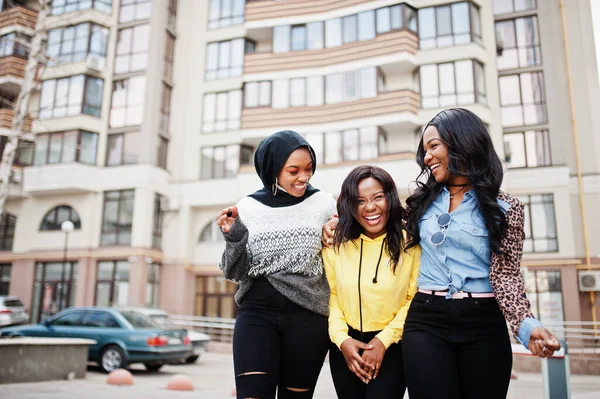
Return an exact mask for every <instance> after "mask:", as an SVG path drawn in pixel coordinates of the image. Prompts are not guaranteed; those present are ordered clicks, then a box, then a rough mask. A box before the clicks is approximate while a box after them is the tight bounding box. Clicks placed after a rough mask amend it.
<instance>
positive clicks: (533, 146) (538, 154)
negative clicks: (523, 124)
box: [504, 130, 552, 168]
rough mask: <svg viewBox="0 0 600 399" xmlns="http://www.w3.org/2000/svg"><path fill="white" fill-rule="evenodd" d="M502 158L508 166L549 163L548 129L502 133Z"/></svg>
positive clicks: (525, 166)
mask: <svg viewBox="0 0 600 399" xmlns="http://www.w3.org/2000/svg"><path fill="white" fill-rule="evenodd" d="M504 160H505V161H506V164H507V165H508V167H509V168H535V167H539V166H549V165H551V164H552V159H551V156H550V137H549V135H548V130H527V131H524V132H511V133H504Z"/></svg>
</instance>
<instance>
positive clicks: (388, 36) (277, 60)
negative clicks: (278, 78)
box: [244, 30, 419, 74]
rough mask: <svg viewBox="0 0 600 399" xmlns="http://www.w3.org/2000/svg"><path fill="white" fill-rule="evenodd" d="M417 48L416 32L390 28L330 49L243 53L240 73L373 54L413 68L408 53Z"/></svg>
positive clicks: (317, 65)
mask: <svg viewBox="0 0 600 399" xmlns="http://www.w3.org/2000/svg"><path fill="white" fill-rule="evenodd" d="M418 49H419V39H418V37H417V35H416V34H414V33H413V32H410V31H408V30H401V31H394V32H389V33H385V34H382V35H379V36H377V37H376V38H375V39H373V40H367V41H358V42H354V43H347V44H344V45H342V46H338V47H332V48H324V49H319V50H305V51H290V52H286V53H251V54H246V55H245V56H244V74H254V73H268V72H278V71H285V70H291V69H307V68H322V67H327V66H330V65H336V64H343V63H351V62H354V61H358V60H362V59H367V58H376V57H385V58H386V59H385V60H384V63H386V64H390V63H394V62H395V63H403V64H406V66H407V68H408V69H413V68H414V67H415V66H416V61H415V60H412V57H410V56H414V55H415V53H416V52H417V50H418ZM394 58H398V59H397V60H396V59H394Z"/></svg>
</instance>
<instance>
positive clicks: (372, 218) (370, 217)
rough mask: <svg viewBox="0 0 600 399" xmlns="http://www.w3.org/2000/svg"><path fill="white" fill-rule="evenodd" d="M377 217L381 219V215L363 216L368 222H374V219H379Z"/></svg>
mask: <svg viewBox="0 0 600 399" xmlns="http://www.w3.org/2000/svg"><path fill="white" fill-rule="evenodd" d="M379 217H381V215H375V216H365V219H368V220H375V219H377V218H379Z"/></svg>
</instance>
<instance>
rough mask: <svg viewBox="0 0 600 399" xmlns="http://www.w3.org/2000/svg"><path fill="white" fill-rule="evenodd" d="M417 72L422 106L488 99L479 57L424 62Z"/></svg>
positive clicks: (458, 103)
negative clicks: (477, 58) (444, 61)
mask: <svg viewBox="0 0 600 399" xmlns="http://www.w3.org/2000/svg"><path fill="white" fill-rule="evenodd" d="M419 74H420V85H421V102H422V106H423V108H443V107H450V106H455V105H464V104H474V103H482V104H486V103H487V98H486V94H485V93H486V90H485V77H484V76H483V66H482V65H481V64H480V63H479V62H478V61H472V60H463V61H455V62H448V63H444V64H430V65H423V66H421V68H420V70H419Z"/></svg>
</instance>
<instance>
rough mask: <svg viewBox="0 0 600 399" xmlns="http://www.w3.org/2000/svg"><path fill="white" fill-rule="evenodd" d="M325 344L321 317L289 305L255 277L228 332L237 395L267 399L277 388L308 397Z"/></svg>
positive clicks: (283, 398) (283, 394) (282, 398)
mask: <svg viewBox="0 0 600 399" xmlns="http://www.w3.org/2000/svg"><path fill="white" fill-rule="evenodd" d="M328 349H329V335H328V332H327V317H326V316H322V315H319V314H316V313H314V312H311V311H309V310H307V309H304V308H302V307H300V306H298V305H296V304H294V303H293V302H291V301H290V300H289V299H287V298H286V297H284V296H283V295H282V294H280V293H279V292H278V291H276V290H275V289H274V288H273V286H272V285H271V284H270V283H269V282H268V281H267V280H266V279H264V278H261V279H258V280H256V281H255V282H254V283H253V284H252V287H251V288H250V290H249V292H248V293H247V294H246V296H245V297H244V299H243V301H242V303H241V305H240V309H239V312H238V316H237V319H236V323H235V329H234V333H233V363H234V369H235V384H236V389H237V397H238V398H260V399H270V398H275V392H276V390H277V391H278V394H277V397H278V398H279V399H287V398H290V399H292V398H293V399H309V398H312V397H313V393H314V388H315V385H316V383H317V378H318V377H319V373H320V372H321V368H322V367H323V361H324V360H325V356H326V355H327V350H328ZM288 388H294V389H300V390H306V391H304V392H295V391H292V390H290V389H288Z"/></svg>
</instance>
